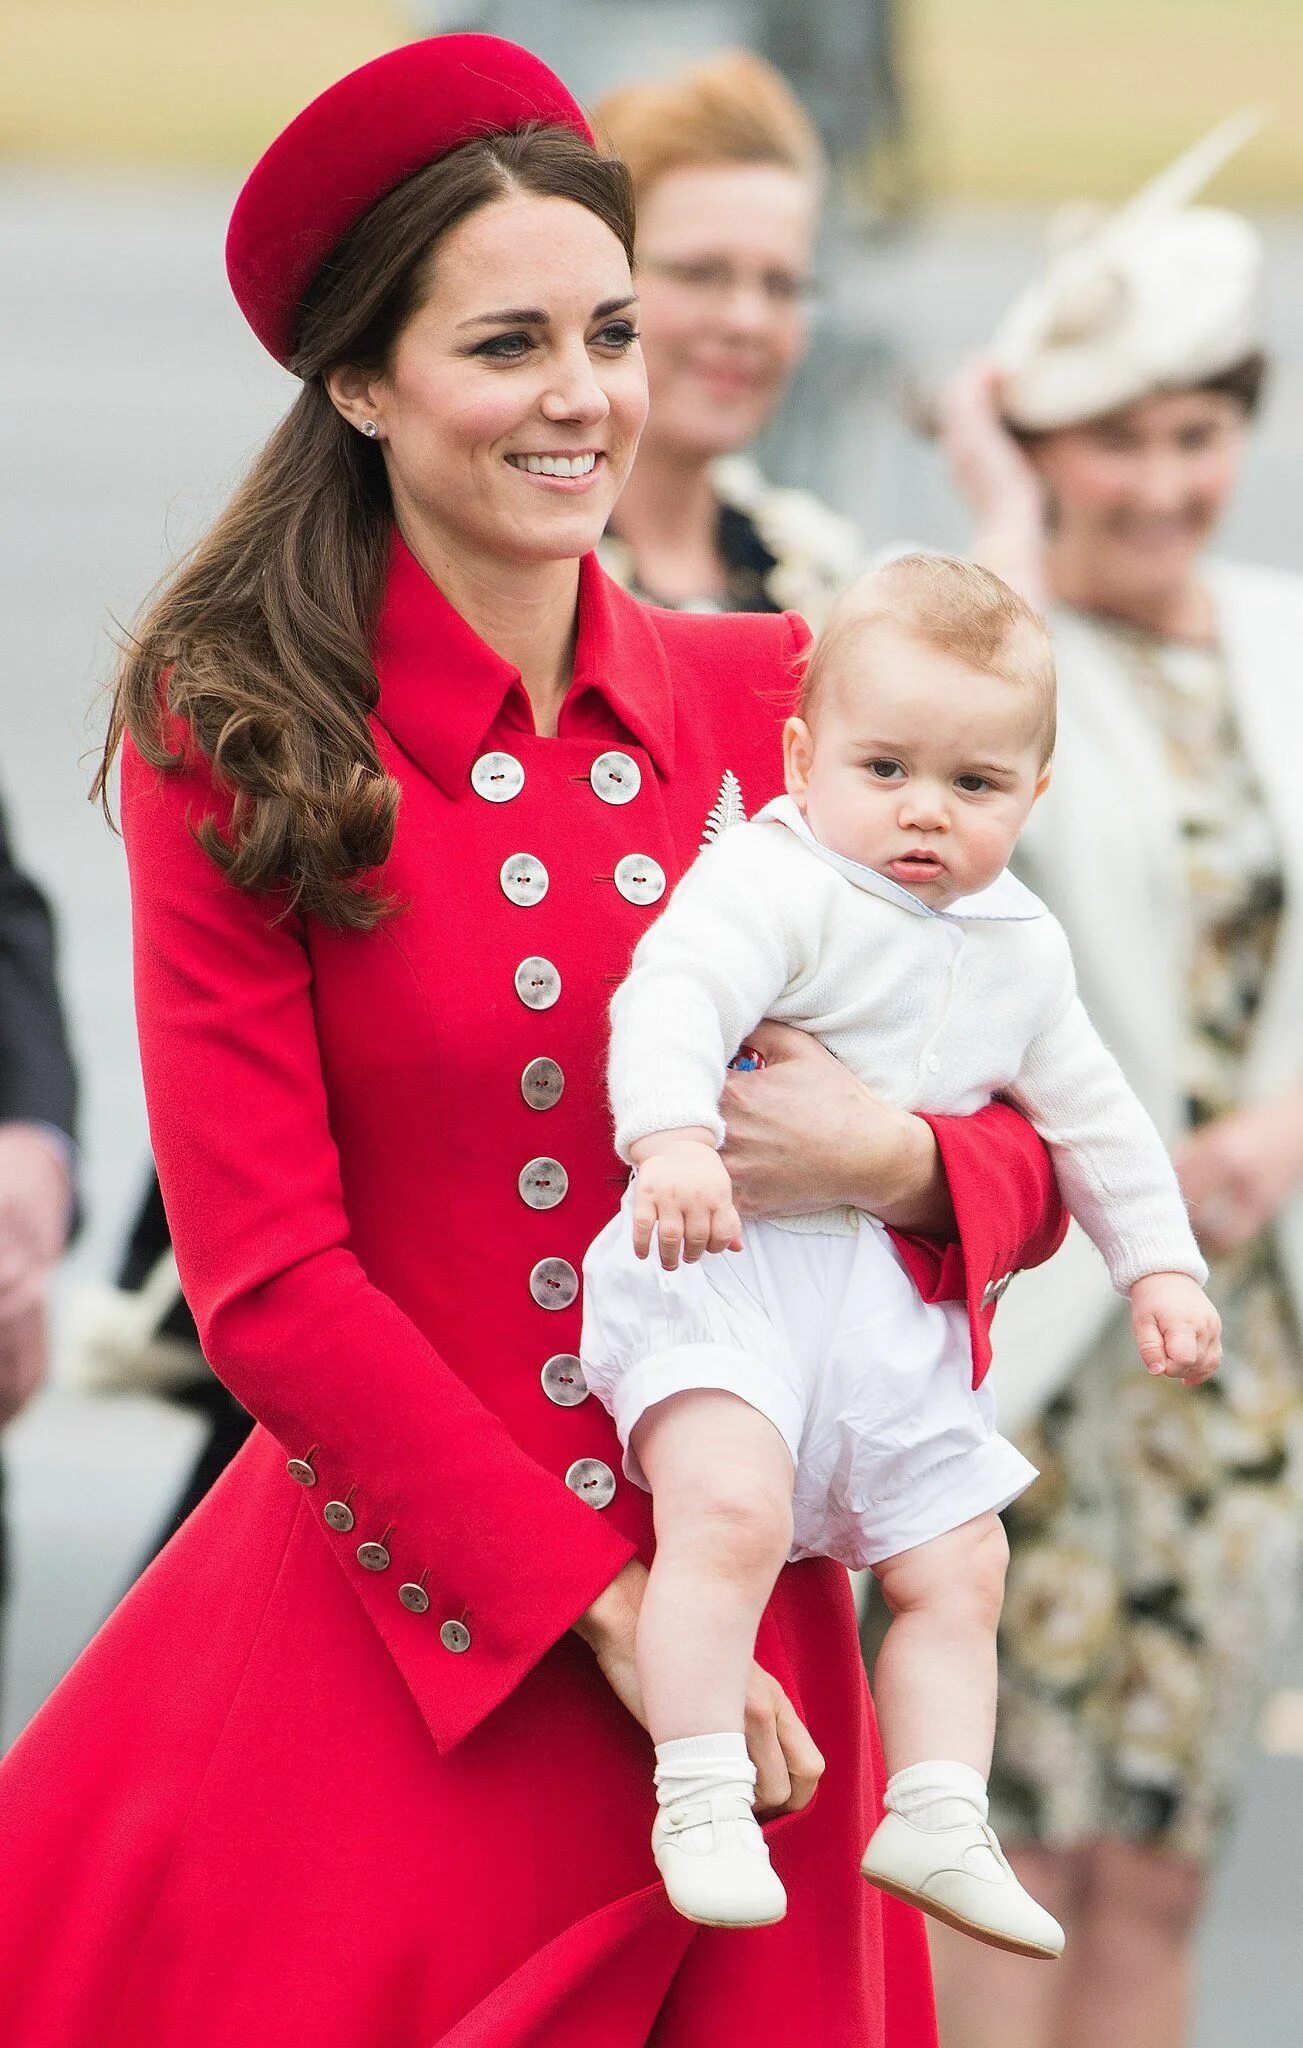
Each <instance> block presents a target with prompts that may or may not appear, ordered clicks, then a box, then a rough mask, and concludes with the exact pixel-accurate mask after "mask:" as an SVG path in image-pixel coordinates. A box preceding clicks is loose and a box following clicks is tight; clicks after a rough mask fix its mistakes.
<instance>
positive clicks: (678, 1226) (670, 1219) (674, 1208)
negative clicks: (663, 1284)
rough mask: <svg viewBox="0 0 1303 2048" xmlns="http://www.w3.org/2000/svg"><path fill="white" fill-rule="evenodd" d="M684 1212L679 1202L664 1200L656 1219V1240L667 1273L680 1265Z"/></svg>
mask: <svg viewBox="0 0 1303 2048" xmlns="http://www.w3.org/2000/svg"><path fill="white" fill-rule="evenodd" d="M683 1227H684V1225H683V1211H682V1209H680V1207H679V1206H678V1204H677V1202H669V1201H664V1200H662V1202H661V1204H660V1213H659V1215H658V1216H657V1219H656V1238H657V1242H658V1243H659V1245H660V1253H661V1264H662V1266H664V1268H665V1270H666V1272H667V1273H672V1272H673V1271H674V1269H675V1267H676V1266H677V1265H678V1263H679V1253H680V1252H681V1251H682V1249H683Z"/></svg>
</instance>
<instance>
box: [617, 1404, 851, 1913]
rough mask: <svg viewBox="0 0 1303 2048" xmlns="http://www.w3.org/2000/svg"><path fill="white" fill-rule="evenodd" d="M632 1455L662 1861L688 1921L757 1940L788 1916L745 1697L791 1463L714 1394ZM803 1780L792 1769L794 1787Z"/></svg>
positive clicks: (677, 1411) (662, 1414) (749, 1416)
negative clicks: (767, 1830)
mask: <svg viewBox="0 0 1303 2048" xmlns="http://www.w3.org/2000/svg"><path fill="white" fill-rule="evenodd" d="M632 1448H633V1450H634V1452H635V1455H636V1456H637V1457H638V1459H639V1461H640V1463H641V1464H642V1467H643V1470H644V1472H645V1474H646V1476H647V1479H648V1481H649V1483H650V1485H651V1489H652V1498H653V1503H654V1509H655V1519H656V1555H655V1558H654V1560H653V1562H652V1568H651V1575H650V1577H649V1580H648V1583H647V1590H646V1593H645V1595H644V1598H643V1604H642V1611H641V1614H640V1616H639V1620H638V1642H637V1661H638V1678H639V1684H640V1686H641V1690H642V1697H643V1705H644V1709H645V1712H646V1716H647V1725H648V1727H649V1728H650V1730H651V1733H652V1739H653V1740H654V1742H655V1743H656V1760H657V1764H656V1787H657V1797H658V1800H659V1803H660V1813H659V1815H658V1818H657V1822H656V1828H655V1831H654V1833H653V1836H652V1848H653V1852H654V1854H655V1856H656V1861H657V1864H658V1866H659V1868H660V1871H661V1874H662V1876H663V1878H664V1879H665V1885H666V1889H667V1891H668V1892H669V1895H670V1898H671V1900H672V1901H673V1903H674V1905H675V1906H676V1907H677V1908H678V1910H679V1911H680V1912H681V1913H683V1914H685V1915H686V1916H687V1917H688V1918H689V1919H692V1920H699V1921H704V1922H705V1923H707V1924H708V1925H715V1926H740V1927H746V1926H761V1925H764V1924H766V1923H767V1922H769V1921H772V1920H777V1919H780V1918H781V1917H782V1914H783V1912H784V1911H785V1910H786V1903H787V1902H786V1898H785V1895H784V1893H783V1888H782V1885H781V1884H780V1883H779V1881H778V1878H777V1877H776V1876H775V1874H774V1872H773V1871H772V1870H771V1869H770V1867H769V1857H768V1851H767V1850H766V1848H765V1844H764V1840H763V1837H762V1836H761V1834H760V1831H759V1829H758V1828H757V1827H756V1824H755V1820H754V1816H753V1814H752V1810H751V1808H752V1801H753V1798H754V1794H755V1787H756V1767H755V1764H754V1763H752V1761H751V1760H750V1758H749V1756H748V1753H747V1734H746V1731H747V1715H748V1704H749V1702H748V1689H749V1683H750V1681H751V1679H752V1675H753V1668H754V1667H753V1651H754V1648H755V1638H756V1629H757V1627H758V1626H759V1622H760V1616H761V1614H762V1613H763V1611H764V1608H765V1605H766V1603H767V1601H768V1599H769V1595H770V1593H771V1592H772V1590H773V1585H774V1581H775V1579H776V1578H777V1576H778V1573H779V1572H780V1570H781V1569H782V1566H783V1562H784V1560H785V1558H786V1556H787V1553H788V1550H789V1548H790V1546H791V1530H792V1460H791V1457H790V1455H789V1453H788V1450H787V1446H786V1445H785V1443H784V1442H783V1439H782V1437H781V1436H780V1435H779V1433H778V1431H777V1430H776V1429H775V1428H774V1426H773V1424H772V1423H771V1422H769V1421H768V1420H767V1419H766V1418H765V1417H764V1416H762V1415H761V1414H760V1413H759V1412H758V1411H757V1410H756V1409H754V1408H751V1407H750V1406H748V1404H747V1403H746V1402H745V1401H742V1400H739V1399H738V1398H737V1397H736V1396H735V1395H732V1394H724V1393H719V1392H712V1391H697V1392H692V1393H683V1394H676V1395H674V1396H672V1397H671V1399H669V1400H667V1401H662V1402H660V1403H659V1404H658V1405H657V1406H656V1407H655V1408H652V1409H649V1410H648V1412H647V1413H646V1414H645V1415H644V1416H643V1418H642V1420H641V1421H640V1422H639V1423H638V1425H637V1427H636V1428H635V1430H634V1433H633V1445H632ZM800 1732H801V1734H802V1735H804V1731H803V1730H802V1731H800ZM805 1741H806V1743H807V1744H808V1745H809V1748H810V1750H811V1752H812V1753H813V1747H814V1746H813V1744H812V1743H809V1738H808V1736H806V1737H805ZM813 1766H814V1767H815V1768H821V1765H820V1763H819V1759H818V1758H817V1757H814V1758H813ZM797 1769H798V1765H797V1763H796V1761H795V1759H794V1760H793V1768H792V1778H793V1780H794V1779H795V1777H796V1774H797ZM780 1789H781V1788H780Z"/></svg>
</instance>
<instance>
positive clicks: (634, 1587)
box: [574, 1562, 824, 1813]
mask: <svg viewBox="0 0 1303 2048" xmlns="http://www.w3.org/2000/svg"><path fill="white" fill-rule="evenodd" d="M646 1585H647V1573H646V1570H645V1568H644V1567H643V1566H642V1565H640V1564H638V1563H637V1562H634V1563H631V1564H627V1565H625V1567H624V1569H623V1571H621V1572H619V1573H617V1575H616V1577H615V1578H614V1579H612V1581H611V1583H610V1585H609V1586H607V1587H606V1589H605V1590H604V1591H603V1592H601V1593H599V1594H598V1596H597V1598H596V1600H594V1602H593V1604H592V1606H591V1607H589V1608H588V1609H587V1610H586V1611H585V1612H584V1613H583V1614H581V1615H580V1617H579V1619H578V1621H577V1622H576V1623H575V1625H574V1627H575V1634H576V1635H577V1636H580V1637H582V1639H583V1641H584V1642H586V1643H587V1644H588V1647H589V1648H590V1649H591V1651H592V1652H593V1655H594V1656H595V1657H596V1659H597V1662H598V1665H599V1667H600V1669H601V1672H602V1676H603V1677H604V1678H605V1679H606V1681H607V1683H608V1685H610V1686H611V1688H612V1690H613V1691H614V1693H615V1694H616V1697H617V1698H618V1699H619V1700H621V1701H622V1702H623V1704H624V1705H625V1706H626V1707H627V1708H628V1710H629V1712H630V1713H631V1714H632V1715H633V1717H634V1719H635V1720H636V1721H639V1722H641V1723H642V1726H643V1727H644V1728H645V1727H646V1726H647V1718H646V1714H645V1712H644V1709H643V1703H642V1688H641V1686H640V1685H639V1683H638V1666H637V1658H636V1654H635V1651H636V1644H637V1634H638V1612H639V1609H640V1608H641V1606H642V1596H643V1593H644V1591H645V1589H646ZM746 1739H747V1753H748V1755H749V1756H750V1758H751V1761H752V1763H753V1764H754V1765H755V1767H756V1805H757V1807H759V1808H760V1810H761V1811H762V1812H765V1813H796V1812H798V1811H799V1809H800V1808H801V1807H803V1806H808V1805H809V1803H810V1801H811V1800H812V1799H813V1797H814V1793H815V1787H816V1786H817V1785H818V1783H819V1780H820V1778H821V1777H822V1776H823V1768H824V1764H823V1758H822V1757H821V1756H820V1754H819V1751H818V1749H817V1748H816V1747H815V1744H814V1741H813V1739H812V1737H811V1735H810V1733H809V1730H808V1729H807V1728H806V1726H805V1724H804V1723H803V1722H802V1720H801V1719H800V1717H799V1716H798V1714H797V1712H796V1709H795V1707H794V1706H793V1705H792V1702H791V1701H790V1700H789V1699H788V1697H787V1694H786V1693H785V1692H784V1691H783V1688H782V1686H781V1685H780V1684H779V1683H778V1680H777V1679H776V1678H773V1677H771V1676H770V1674H769V1672H767V1671H766V1670H764V1669H763V1668H762V1667H761V1666H760V1665H759V1664H757V1663H755V1662H754V1661H753V1662H752V1665H751V1676H750V1679H749V1680H748V1683H747V1702H746Z"/></svg>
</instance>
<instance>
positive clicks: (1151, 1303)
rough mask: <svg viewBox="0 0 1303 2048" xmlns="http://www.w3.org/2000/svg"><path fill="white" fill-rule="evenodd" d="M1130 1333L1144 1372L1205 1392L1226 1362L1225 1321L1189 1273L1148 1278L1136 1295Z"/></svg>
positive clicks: (1139, 1283) (1148, 1275) (1137, 1286)
mask: <svg viewBox="0 0 1303 2048" xmlns="http://www.w3.org/2000/svg"><path fill="white" fill-rule="evenodd" d="M1131 1327H1132V1329H1133V1330H1134V1332H1135V1338H1136V1345H1137V1347H1138V1349H1139V1352H1140V1358H1141V1362H1142V1364H1143V1365H1144V1368H1145V1371H1146V1372H1148V1373H1152V1374H1153V1375H1154V1376H1155V1377H1157V1376H1158V1375H1160V1374H1165V1375H1166V1376H1167V1378H1168V1379H1172V1380H1182V1381H1184V1383H1185V1385H1186V1386H1187V1387H1198V1386H1202V1384H1203V1382H1204V1381H1205V1380H1206V1379H1211V1377H1212V1375H1213V1374H1214V1373H1215V1372H1216V1370H1217V1368H1218V1366H1219V1365H1220V1364H1221V1362H1222V1319H1221V1317H1220V1316H1219V1315H1218V1313H1217V1311H1216V1309H1215V1308H1214V1307H1213V1305H1212V1303H1211V1302H1210V1301H1209V1299H1208V1297H1207V1295H1206V1294H1205V1293H1204V1291H1203V1289H1202V1287H1201V1286H1200V1285H1199V1283H1198V1281H1197V1280H1192V1279H1191V1278H1190V1276H1189V1274H1188V1273H1146V1274H1145V1276H1144V1278H1143V1279H1140V1280H1137V1281H1136V1284H1135V1286H1134V1287H1133V1288H1132V1289H1131Z"/></svg>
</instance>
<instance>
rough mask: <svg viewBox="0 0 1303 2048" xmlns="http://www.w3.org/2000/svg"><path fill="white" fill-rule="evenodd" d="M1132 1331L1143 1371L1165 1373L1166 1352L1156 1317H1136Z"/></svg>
mask: <svg viewBox="0 0 1303 2048" xmlns="http://www.w3.org/2000/svg"><path fill="white" fill-rule="evenodd" d="M1133 1329H1134V1332H1135V1339H1136V1346H1137V1348H1138V1350H1139V1352H1140V1362H1141V1364H1142V1365H1143V1366H1144V1368H1145V1371H1146V1372H1152V1373H1161V1372H1166V1371H1167V1351H1166V1347H1165V1346H1164V1343H1163V1333H1162V1331H1161V1330H1160V1329H1159V1327H1158V1317H1157V1316H1154V1315H1143V1316H1137V1317H1136V1319H1135V1322H1134V1324H1133Z"/></svg>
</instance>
